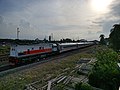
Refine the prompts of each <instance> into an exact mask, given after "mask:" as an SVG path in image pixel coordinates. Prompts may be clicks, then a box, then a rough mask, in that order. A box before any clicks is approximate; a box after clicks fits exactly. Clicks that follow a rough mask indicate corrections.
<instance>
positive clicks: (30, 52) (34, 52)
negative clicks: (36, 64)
mask: <svg viewBox="0 0 120 90" xmlns="http://www.w3.org/2000/svg"><path fill="white" fill-rule="evenodd" d="M44 52H52V49H51V48H47V49H40V50H30V51H25V52H24V53H25V54H36V53H44Z"/></svg>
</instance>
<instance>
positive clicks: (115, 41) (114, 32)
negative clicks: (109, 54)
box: [109, 24, 120, 51]
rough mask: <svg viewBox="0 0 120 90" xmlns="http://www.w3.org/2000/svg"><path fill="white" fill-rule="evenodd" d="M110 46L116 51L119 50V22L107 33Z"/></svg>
mask: <svg viewBox="0 0 120 90" xmlns="http://www.w3.org/2000/svg"><path fill="white" fill-rule="evenodd" d="M109 39H110V46H111V47H112V48H113V49H114V50H116V51H118V50H120V24H115V25H114V26H113V29H111V33H110V35H109Z"/></svg>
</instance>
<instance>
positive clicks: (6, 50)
mask: <svg viewBox="0 0 120 90" xmlns="http://www.w3.org/2000/svg"><path fill="white" fill-rule="evenodd" d="M9 51H10V46H7V45H6V46H0V55H4V54H8V53H9Z"/></svg>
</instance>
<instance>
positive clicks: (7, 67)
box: [0, 46, 90, 76]
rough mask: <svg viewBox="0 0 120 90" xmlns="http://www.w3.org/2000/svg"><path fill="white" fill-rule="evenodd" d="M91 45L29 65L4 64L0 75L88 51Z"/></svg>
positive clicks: (0, 68)
mask: <svg viewBox="0 0 120 90" xmlns="http://www.w3.org/2000/svg"><path fill="white" fill-rule="evenodd" d="M89 47H90V46H89ZM89 47H86V48H80V49H78V50H72V51H69V52H65V53H61V54H59V55H55V56H50V57H47V58H43V59H42V60H40V62H35V63H31V64H27V65H20V66H11V65H4V66H2V67H0V76H3V75H5V74H9V73H12V72H17V71H20V70H23V69H27V68H30V67H33V66H36V65H39V64H41V63H45V62H49V61H53V60H56V61H57V60H59V59H60V58H64V57H67V56H71V55H73V54H76V53H80V52H83V51H86V50H87V48H89Z"/></svg>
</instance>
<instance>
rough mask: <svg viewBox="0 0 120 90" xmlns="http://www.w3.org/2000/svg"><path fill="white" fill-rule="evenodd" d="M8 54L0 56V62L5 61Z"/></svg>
mask: <svg viewBox="0 0 120 90" xmlns="http://www.w3.org/2000/svg"><path fill="white" fill-rule="evenodd" d="M8 57H9V54H4V55H0V62H3V61H7V60H8Z"/></svg>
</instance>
